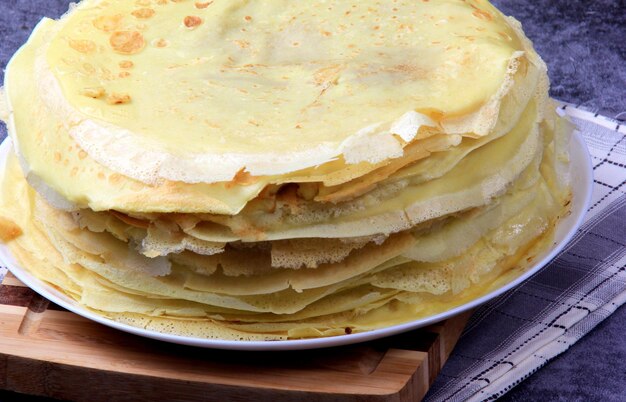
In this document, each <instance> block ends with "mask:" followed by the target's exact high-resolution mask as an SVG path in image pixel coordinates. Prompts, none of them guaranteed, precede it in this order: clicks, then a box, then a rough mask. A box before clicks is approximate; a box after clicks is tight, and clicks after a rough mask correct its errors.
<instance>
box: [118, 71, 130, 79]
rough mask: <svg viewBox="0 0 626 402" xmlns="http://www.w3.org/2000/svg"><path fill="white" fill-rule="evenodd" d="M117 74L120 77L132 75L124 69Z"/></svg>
mask: <svg viewBox="0 0 626 402" xmlns="http://www.w3.org/2000/svg"><path fill="white" fill-rule="evenodd" d="M117 76H118V77H120V78H128V77H130V73H129V72H128V71H122V72H121V73H119V74H118V75H117Z"/></svg>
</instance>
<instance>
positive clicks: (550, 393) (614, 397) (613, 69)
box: [0, 0, 626, 401]
mask: <svg viewBox="0 0 626 402" xmlns="http://www.w3.org/2000/svg"><path fill="white" fill-rule="evenodd" d="M129 1H130V0H129ZM493 3H494V4H495V5H496V6H497V7H499V8H500V9H501V10H502V11H503V12H504V13H505V14H508V15H513V16H514V17H516V18H517V19H518V20H520V21H522V23H523V26H524V29H525V31H526V33H527V35H528V36H529V37H530V38H531V39H532V40H533V42H534V43H535V47H536V48H537V51H538V52H539V53H540V54H541V55H542V56H543V58H544V59H545V60H546V62H547V63H548V66H549V73H550V79H551V82H552V87H551V94H552V96H553V97H555V98H557V99H560V100H564V101H568V102H571V103H574V104H580V105H583V106H585V107H587V108H589V109H592V110H595V111H599V112H601V113H603V114H605V115H607V116H610V117H619V118H622V119H625V118H626V0H612V1H610V0H596V1H583V0H570V1H567V0H528V1H520V0H494V1H493ZM68 4H69V1H67V0H16V1H9V0H0V66H2V67H4V66H5V65H6V63H7V62H8V60H9V58H10V56H11V55H12V54H13V53H14V52H15V50H16V49H17V48H18V47H19V46H20V45H21V44H22V43H24V41H25V40H26V38H28V35H29V34H30V31H31V30H32V28H33V27H34V25H35V24H36V23H37V21H39V19H40V18H41V17H43V16H48V17H54V18H56V17H58V16H59V15H61V14H62V13H63V12H64V11H65V10H67V7H68ZM3 77H4V71H1V72H0V80H2V79H3ZM3 136H4V128H3V127H1V126H0V138H1V137H3ZM625 334H626V309H624V308H622V309H620V310H618V311H617V312H616V313H615V314H614V315H613V316H611V317H610V318H609V319H608V320H606V321H605V322H603V323H602V324H600V325H599V326H598V327H597V328H596V329H595V330H594V331H593V332H591V333H590V334H589V335H587V336H586V337H585V338H583V339H582V340H581V341H580V342H579V343H577V344H576V345H575V346H574V347H572V348H571V349H570V350H569V351H568V352H567V353H565V354H563V355H561V356H560V357H558V358H556V359H555V360H554V361H552V362H551V363H549V364H548V365H547V366H545V367H544V368H543V369H541V370H540V371H539V372H537V373H536V374H535V375H533V376H532V377H530V378H529V379H528V380H526V381H524V382H523V383H521V384H520V385H518V386H517V387H516V388H514V389H513V390H512V391H511V392H509V393H508V394H507V395H506V396H505V397H504V398H503V400H505V401H528V400H541V401H600V400H602V401H626V340H625ZM0 341H1V340H0ZM13 400H15V401H24V400H25V399H24V398H23V397H21V396H15V395H11V394H7V393H0V401H13ZM33 400H41V399H39V398H35V399H33Z"/></svg>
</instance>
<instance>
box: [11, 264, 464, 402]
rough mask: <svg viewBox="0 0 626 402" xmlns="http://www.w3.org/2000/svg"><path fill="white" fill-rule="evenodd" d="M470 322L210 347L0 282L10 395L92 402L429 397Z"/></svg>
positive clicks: (461, 319)
mask: <svg viewBox="0 0 626 402" xmlns="http://www.w3.org/2000/svg"><path fill="white" fill-rule="evenodd" d="M468 317H469V315H468V314H464V315H461V316H457V317H455V318H452V319H449V320H447V321H444V322H442V323H440V324H437V325H433V326H430V327H427V328H423V329H420V330H416V331H412V332H409V333H405V334H401V335H398V336H394V337H391V338H386V339H382V340H378V341H372V342H367V343H362V344H358V345H351V346H341V347H335V348H328V349H317V350H308V351H284V352H239V351H223V350H214V349H200V348H194V347H188V346H181V345H174V344H169V343H164V342H160V341H155V340H151V339H146V338H141V337H138V336H135V335H130V334H127V333H124V332H120V331H117V330H114V329H111V328H108V327H106V326H103V325H100V324H97V323H95V322H92V321H89V320H87V319H85V318H82V317H80V316H78V315H76V314H73V313H71V312H69V311H67V310H64V309H62V308H60V307H58V306H56V305H55V304H53V303H50V302H48V301H47V300H46V299H44V298H42V297H41V296H39V295H38V294H36V293H35V292H33V291H31V290H30V289H29V288H27V287H25V286H24V285H23V284H22V283H21V282H19V281H18V280H17V279H16V278H15V277H14V276H12V275H11V274H8V275H7V276H6V277H5V279H4V281H3V283H2V285H0V389H4V390H8V391H14V392H19V393H22V394H28V395H38V396H46V397H51V398H58V399H64V400H72V401H89V402H99V401H107V402H108V401H157V400H159V401H198V400H202V401H213V400H215V401H227V400H230V401H250V400H272V401H275V402H279V401H288V400H289V401H291V400H301V401H315V400H324V401H383V400H384V401H419V400H420V399H421V398H422V397H423V396H424V394H425V393H426V391H427V390H428V387H429V385H430V384H431V383H432V382H433V381H434V379H435V377H436V376H437V374H438V372H439V370H440V369H441V367H442V365H443V364H444V363H445V361H446V359H447V358H448V356H449V354H450V352H451V350H452V348H453V347H454V345H455V343H456V341H457V339H458V337H459V335H460V333H461V331H462V330H463V327H464V326H465V323H466V322H467V318H468ZM346 336H349V335H346Z"/></svg>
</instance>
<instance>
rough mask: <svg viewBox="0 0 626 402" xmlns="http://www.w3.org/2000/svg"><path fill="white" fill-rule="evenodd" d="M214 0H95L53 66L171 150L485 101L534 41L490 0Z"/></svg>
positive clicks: (237, 146)
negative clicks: (526, 43)
mask: <svg viewBox="0 0 626 402" xmlns="http://www.w3.org/2000/svg"><path fill="white" fill-rule="evenodd" d="M207 3H210V4H207ZM207 3H198V4H197V5H196V3H195V2H193V1H182V2H165V1H152V2H150V1H141V2H134V1H107V2H104V1H84V2H82V3H80V5H79V6H78V7H77V8H76V9H75V10H74V11H72V13H71V14H70V16H69V17H67V18H64V19H62V20H60V21H59V22H55V24H58V26H59V28H60V29H59V30H58V31H57V33H56V34H55V36H54V37H53V38H52V40H51V41H50V46H49V48H48V50H47V53H46V60H47V64H48V67H49V69H50V71H52V72H53V73H54V75H55V77H56V79H57V81H58V82H59V84H60V86H61V88H62V91H63V95H64V97H65V98H66V99H67V101H68V102H69V103H70V105H71V106H72V107H73V108H75V109H77V110H79V111H80V112H81V113H82V114H83V115H85V116H87V117H88V118H93V119H96V120H99V121H105V122H108V123H112V124H114V125H116V126H119V127H121V128H125V129H128V130H129V131H130V132H132V133H133V135H136V136H138V137H141V138H142V139H144V140H146V141H149V142H150V143H153V144H157V145H158V146H159V147H161V148H162V149H164V150H167V151H168V152H172V153H174V154H179V155H180V154H185V153H188V152H193V153H198V152H235V153H237V152H242V153H261V152H267V151H271V150H274V149H275V147H276V144H280V149H281V152H282V151H284V152H290V151H300V150H306V149H309V148H311V147H314V146H318V145H320V144H327V145H330V146H336V145H337V144H339V143H341V141H343V140H345V139H346V138H348V137H349V136H351V135H353V134H354V133H356V132H358V131H359V130H361V129H363V128H364V127H367V126H370V125H372V124H376V123H381V122H382V123H390V122H392V121H395V120H396V119H398V118H399V117H400V116H401V115H402V114H404V113H405V112H407V111H410V110H416V111H419V112H422V113H425V114H430V115H431V116H434V117H438V118H440V117H441V116H458V115H462V114H466V113H471V112H473V111H475V110H477V109H478V108H479V107H480V106H481V105H483V104H484V103H485V102H487V101H488V99H489V98H490V97H491V96H492V95H493V94H494V93H495V92H496V91H497V90H498V88H500V87H501V85H502V83H503V80H504V79H505V76H506V72H507V65H508V63H509V60H510V59H511V57H512V55H513V53H514V52H515V51H519V50H522V49H523V46H522V44H521V43H520V42H519V40H518V39H517V35H516V33H515V32H514V31H513V30H512V29H511V27H510V26H509V25H508V24H507V23H506V21H505V20H504V18H503V17H502V15H501V14H500V13H499V12H498V11H497V10H495V9H494V8H493V7H492V6H491V5H489V4H488V3H486V2H482V1H474V2H462V1H443V0H442V1H436V2H435V1H432V2H415V1H406V2H400V1H398V2H389V3H388V4H384V5H381V4H379V3H378V2H375V1H359V2H354V3H351V2H345V1H324V2H300V1H287V0H283V1H279V0H273V1H239V0H238V1H235V0H215V1H213V2H207ZM470 84H471V85H470Z"/></svg>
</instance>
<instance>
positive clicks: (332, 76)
mask: <svg viewBox="0 0 626 402" xmlns="http://www.w3.org/2000/svg"><path fill="white" fill-rule="evenodd" d="M342 69H343V67H342V66H340V65H334V66H329V67H324V68H320V69H319V70H317V71H316V72H315V73H314V74H313V80H314V81H315V84H316V85H323V84H326V83H330V84H335V83H337V80H338V79H339V73H340V72H341V70H342Z"/></svg>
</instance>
